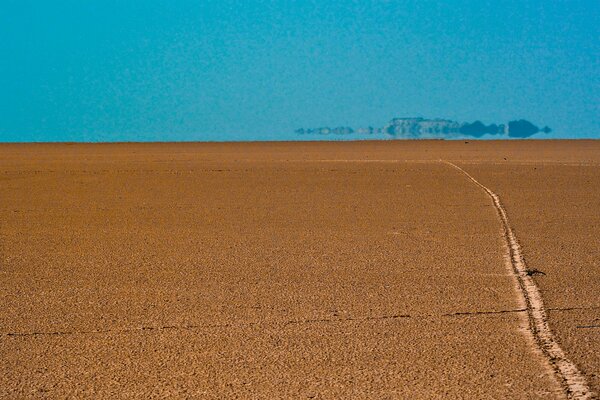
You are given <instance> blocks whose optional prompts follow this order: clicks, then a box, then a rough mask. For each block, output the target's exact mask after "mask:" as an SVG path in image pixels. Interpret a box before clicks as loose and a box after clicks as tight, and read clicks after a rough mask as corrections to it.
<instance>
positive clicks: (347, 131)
mask: <svg viewBox="0 0 600 400" xmlns="http://www.w3.org/2000/svg"><path fill="white" fill-rule="evenodd" d="M295 132H296V134H298V135H330V134H332V135H351V134H358V135H374V134H378V135H381V134H384V135H388V136H391V137H395V138H404V139H418V138H423V139H429V138H430V139H436V138H438V139H443V138H458V137H463V136H468V137H474V138H479V137H482V136H484V135H498V136H504V137H510V138H526V137H529V136H531V135H534V134H536V133H539V132H544V133H549V132H551V129H550V128H548V127H547V126H546V127H544V128H542V129H539V128H538V127H537V126H535V125H534V124H532V123H531V122H529V121H527V120H524V119H521V120H515V121H510V122H509V123H508V124H507V125H505V124H490V125H485V124H484V123H483V122H481V121H475V122H472V123H469V122H463V123H459V122H456V121H452V120H448V119H427V118H422V117H402V118H394V119H392V120H391V121H390V122H389V123H388V124H387V125H385V126H384V127H382V128H373V127H371V126H370V127H368V128H358V129H352V128H349V127H337V128H329V127H322V128H314V129H304V128H300V129H297V130H296V131H295Z"/></svg>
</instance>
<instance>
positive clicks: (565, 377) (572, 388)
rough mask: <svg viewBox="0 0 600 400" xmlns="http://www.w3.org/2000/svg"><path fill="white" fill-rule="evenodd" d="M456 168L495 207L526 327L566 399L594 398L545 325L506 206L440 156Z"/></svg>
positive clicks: (544, 318)
mask: <svg viewBox="0 0 600 400" xmlns="http://www.w3.org/2000/svg"><path fill="white" fill-rule="evenodd" d="M440 162H443V163H445V164H447V165H449V166H451V167H453V168H455V169H456V170H458V171H460V172H462V173H463V174H464V175H465V176H466V177H467V178H469V180H471V181H472V182H473V183H474V184H475V185H477V186H478V187H480V188H481V189H483V190H484V191H485V192H486V194H487V195H488V196H489V197H490V198H491V199H492V201H493V203H494V207H495V208H496V211H497V213H498V216H499V217H500V220H501V221H502V228H503V232H504V235H503V236H504V239H505V241H506V245H507V248H508V253H509V254H508V256H509V258H510V264H511V265H510V267H511V270H512V272H513V275H514V277H515V279H516V280H517V283H518V286H519V291H520V294H521V296H522V298H523V300H524V302H525V305H526V308H527V316H528V320H529V321H528V322H529V331H530V333H531V335H532V336H533V339H534V342H535V343H536V344H537V346H538V348H539V349H540V351H541V352H542V354H543V355H544V357H545V358H546V360H547V361H548V363H549V364H550V366H552V369H553V370H554V372H555V375H556V377H557V378H558V380H559V381H560V383H561V385H562V387H563V389H564V391H565V394H566V396H567V398H569V399H593V398H596V396H595V394H594V393H593V392H592V391H591V390H590V388H589V386H588V384H587V382H586V380H585V377H584V376H583V374H582V373H581V372H580V371H579V370H578V369H577V366H576V365H575V364H574V363H573V362H572V361H571V360H569V359H568V358H567V355H566V354H565V352H564V351H563V349H562V348H561V347H560V345H559V344H558V342H557V341H556V339H555V337H554V335H553V334H552V331H551V330H550V327H549V325H548V317H547V314H546V309H545V308H544V303H543V301H542V296H541V294H540V291H539V289H538V287H537V285H536V284H535V282H534V281H533V278H532V277H531V276H529V275H528V274H527V265H526V263H525V259H524V258H523V254H522V253H521V246H520V245H519V242H518V241H517V238H516V236H515V234H514V232H513V230H512V228H511V226H510V223H509V220H508V215H507V213H506V209H505V208H504V206H503V205H502V202H501V201H500V197H498V195H497V194H496V193H494V192H493V191H491V190H490V189H488V188H487V187H486V186H484V185H483V184H481V183H479V181H477V180H476V179H475V178H474V177H473V176H471V175H470V174H469V173H468V172H467V171H465V170H464V169H462V168H461V167H459V166H458V165H456V164H454V163H452V162H450V161H445V160H440Z"/></svg>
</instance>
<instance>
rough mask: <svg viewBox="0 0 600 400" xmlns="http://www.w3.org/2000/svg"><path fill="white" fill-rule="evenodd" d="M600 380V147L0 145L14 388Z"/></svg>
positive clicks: (423, 388)
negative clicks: (575, 372)
mask: <svg viewBox="0 0 600 400" xmlns="http://www.w3.org/2000/svg"><path fill="white" fill-rule="evenodd" d="M440 160H448V161H451V162H453V163H454V164H456V165H458V166H460V167H461V168H463V169H464V170H465V171H467V172H468V173H469V174H471V175H472V176H473V177H474V178H475V179H477V180H478V181H479V182H481V184H483V185H485V186H486V187H488V188H489V189H490V190H492V191H494V192H495V193H496V194H498V195H499V196H500V198H501V199H502V202H503V204H504V205H505V208H506V211H507V213H508V216H509V218H510V221H511V224H512V228H513V229H514V232H515V234H516V236H517V239H518V240H519V242H520V244H521V246H522V250H523V254H524V256H525V258H526V261H527V264H528V266H529V267H530V268H535V269H538V270H540V271H543V272H544V273H545V275H541V274H538V275H535V276H534V279H535V282H536V283H537V285H538V287H539V289H540V291H541V293H542V296H543V300H544V303H545V306H546V309H547V313H548V322H549V325H550V328H551V329H552V331H553V333H554V335H555V336H556V340H557V341H558V342H559V343H560V345H561V347H562V348H563V350H564V351H565V352H566V354H567V356H568V357H569V359H570V360H571V361H572V362H573V363H574V364H575V365H576V366H577V367H578V368H579V370H580V371H581V373H582V374H583V375H584V376H585V378H586V380H587V382H588V384H589V386H590V387H591V388H592V390H595V391H596V392H599V391H600V357H599V356H598V354H600V295H598V293H600V262H599V261H598V260H600V239H599V238H600V213H599V212H598V210H600V142H594V141H548V142H540V141H513V142H475V141H470V142H469V143H465V142H464V141H460V142H443V141H417V142H400V141H397V142H392V141H389V142H347V143H342V142H339V143H230V144H216V143H213V144H202V143H179V144H172V143H169V144H97V145H85V144H38V145H25V144H23V145H18V144H13V145H10V144H4V145H0V298H1V301H2V303H1V305H2V307H0V360H1V361H0V398H10V399H18V398H140V399H146V398H165V397H170V398H199V399H203V398H207V399H213V398H214V399H220V398H268V399H271V398H373V399H386V398H442V397H446V398H474V399H481V398H523V399H530V398H562V397H564V395H565V389H564V387H562V386H561V383H560V382H559V381H558V379H557V377H556V375H555V373H554V371H553V369H552V368H551V363H550V362H549V361H548V360H547V359H546V357H544V355H543V354H542V352H540V351H539V349H538V348H537V347H536V343H535V342H534V340H533V339H532V336H531V334H530V332H529V331H528V323H527V313H526V310H525V309H524V304H523V301H522V298H521V296H520V294H519V290H518V288H517V285H516V280H515V277H514V275H513V274H512V272H511V270H510V263H509V262H508V261H507V248H506V245H505V241H504V237H503V231H502V225H501V221H500V220H499V218H498V214H497V212H496V210H495V208H494V205H493V204H492V202H491V201H490V198H489V196H487V195H486V193H485V192H484V191H483V190H482V189H481V188H480V187H478V186H477V185H475V184H474V183H473V182H472V181H470V180H469V179H468V178H467V177H466V176H465V175H464V174H462V173H461V172H460V171H457V170H456V169H454V168H452V167H451V166H449V165H447V164H445V163H443V162H440Z"/></svg>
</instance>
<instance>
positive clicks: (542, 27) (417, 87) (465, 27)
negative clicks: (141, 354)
mask: <svg viewBox="0 0 600 400" xmlns="http://www.w3.org/2000/svg"><path fill="white" fill-rule="evenodd" d="M598 16H600V2H599V1H596V0H582V1H571V2H549V1H546V0H526V1H521V2H493V1H491V0H483V1H477V2H474V1H471V0H456V1H451V2H439V1H434V0H408V1H403V2H381V1H375V0H366V1H360V2H347V1H341V0H332V1H322V2H314V1H304V0H300V1H297V2H264V1H261V0H248V1H244V2H239V1H234V0H221V1H203V2H198V1H193V0H181V1H177V2H163V1H159V0H147V1H144V2H120V1H116V0H107V1H101V2H82V1H74V0H66V1H60V2H48V1H43V0H27V1H12V0H9V1H4V2H2V3H1V4H0V37H2V38H3V40H0V52H1V53H2V54H3V55H4V56H3V57H2V58H1V59H0V88H2V90H0V142H28V141H42V142H48V141H91V142H98V141H227V140H298V138H299V137H298V135H296V134H294V129H296V128H298V127H300V126H305V127H306V126H308V127H311V126H312V127H315V126H337V125H339V124H341V125H342V126H354V127H360V126H364V124H365V122H367V121H386V120H388V119H389V118H390V116H393V115H398V114H400V115H409V116H410V115H432V116H436V115H437V116H444V118H448V119H450V120H453V121H467V120H472V119H471V118H472V117H473V116H477V118H480V119H481V120H482V121H509V120H511V119H515V120H520V119H522V118H528V119H531V121H543V122H544V124H548V125H549V126H551V127H552V128H553V132H552V133H550V134H548V135H546V134H544V135H541V134H538V135H534V137H542V136H543V137H551V138H556V137H600V112H599V109H598V105H599V104H600V89H599V88H600V74H599V73H598V72H599V71H600V57H598V55H599V54H600V40H598V38H599V37H600V23H599V22H600V21H599V19H598V18H599V17H598ZM488 136H490V137H498V135H489V134H486V135H484V136H482V138H486V137H488ZM329 138H330V139H331V138H333V137H331V136H330V137H329ZM330 139H328V140H330Z"/></svg>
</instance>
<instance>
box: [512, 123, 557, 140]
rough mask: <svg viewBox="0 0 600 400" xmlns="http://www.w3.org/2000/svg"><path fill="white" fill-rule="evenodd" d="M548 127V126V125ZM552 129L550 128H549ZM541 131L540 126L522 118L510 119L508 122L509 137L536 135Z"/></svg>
mask: <svg viewBox="0 0 600 400" xmlns="http://www.w3.org/2000/svg"><path fill="white" fill-rule="evenodd" d="M546 128H547V127H546ZM548 129H550V128H548ZM539 131H540V128H538V127H537V126H535V125H534V124H532V123H531V122H529V121H527V120H524V119H520V120H518V121H510V122H509V123H508V136H509V137H519V138H523V137H528V136H531V135H535V134H536V133H538V132H539Z"/></svg>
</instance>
